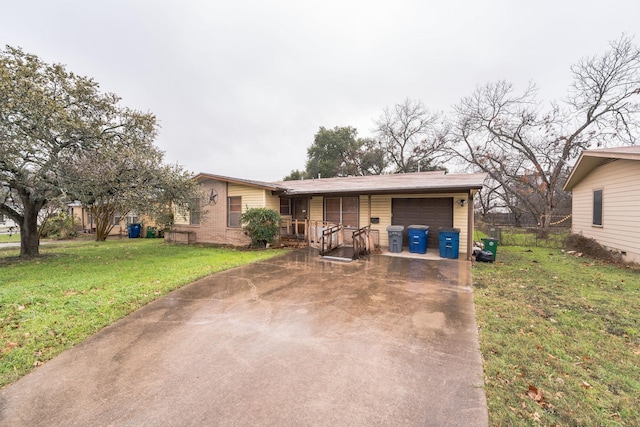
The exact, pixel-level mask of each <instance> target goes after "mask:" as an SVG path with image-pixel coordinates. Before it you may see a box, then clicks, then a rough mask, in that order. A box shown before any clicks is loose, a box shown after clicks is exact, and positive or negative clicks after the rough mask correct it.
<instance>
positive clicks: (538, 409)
mask: <svg viewBox="0 0 640 427" xmlns="http://www.w3.org/2000/svg"><path fill="white" fill-rule="evenodd" d="M497 258H498V262H496V263H494V264H484V263H477V264H476V265H475V266H474V267H473V281H474V294H475V297H474V298H475V304H476V315H477V320H478V326H479V329H480V346H481V351H482V356H483V362H484V373H485V386H486V394H487V400H488V406H489V415H490V424H491V425H494V426H505V425H531V426H538V425H540V426H552V425H561V426H636V425H640V271H639V270H637V269H635V270H634V269H629V268H624V267H617V266H613V265H606V264H603V263H600V262H597V261H593V260H590V259H586V258H578V257H574V256H572V255H567V254H565V253H564V252H562V251H560V250H555V249H545V248H532V249H529V248H524V247H517V246H514V247H507V246H500V247H499V248H498V257H497Z"/></svg>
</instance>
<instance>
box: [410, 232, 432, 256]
mask: <svg viewBox="0 0 640 427" xmlns="http://www.w3.org/2000/svg"><path fill="white" fill-rule="evenodd" d="M407 233H408V234H409V252H411V253H414V254H426V253H427V238H428V237H429V227H428V226H426V225H410V226H409V227H407Z"/></svg>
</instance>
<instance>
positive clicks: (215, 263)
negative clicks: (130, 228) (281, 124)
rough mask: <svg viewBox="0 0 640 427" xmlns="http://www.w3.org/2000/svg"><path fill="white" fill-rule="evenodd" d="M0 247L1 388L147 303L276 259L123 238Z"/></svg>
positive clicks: (264, 253)
mask: <svg viewBox="0 0 640 427" xmlns="http://www.w3.org/2000/svg"><path fill="white" fill-rule="evenodd" d="M40 253H41V254H42V255H43V256H42V257H40V258H38V259H34V260H30V261H24V260H20V259H18V258H17V255H18V254H19V250H18V248H11V249H7V248H4V249H2V248H0V386H4V385H6V384H9V383H11V382H13V381H15V380H16V379H18V378H20V377H21V376H23V375H24V374H26V373H27V372H29V371H30V370H32V369H33V368H34V367H35V366H39V365H41V364H42V363H43V362H45V361H47V360H49V359H51V358H52V357H54V356H56V355H57V354H59V353H60V352H62V351H63V350H65V349H67V348H69V347H72V346H73V345H75V344H77V343H79V342H81V341H83V340H84V339H86V338H87V337H88V336H90V335H92V334H94V333H95V332H97V331H99V330H100V329H101V328H103V327H105V326H106V325H109V324H111V323H113V322H114V321H116V320H118V319H120V318H122V317H124V316H126V315H127V314H129V313H131V312H132V311H134V310H136V309H137V308H140V307H141V306H143V305H145V304H147V303H148V302H150V301H152V300H154V299H157V298H158V297H160V296H162V295H164V294H166V293H168V292H169V291H171V290H173V289H176V288H178V287H180V286H182V285H184V284H187V283H190V282H192V281H194V280H196V279H198V278H201V277H204V276H206V275H209V274H212V273H215V272H218V271H222V270H226V269H229V268H233V267H236V266H239V265H243V264H246V263H250V262H254V261H257V260H261V259H266V258H269V257H272V256H275V255H279V254H282V253H283V251H282V250H269V251H242V250H234V249H223V248H211V247H202V246H194V245H189V246H186V245H169V244H165V243H164V242H163V241H162V240H158V239H132V240H129V239H126V240H113V241H106V242H100V243H97V242H81V243H64V244H50V245H42V246H41V247H40Z"/></svg>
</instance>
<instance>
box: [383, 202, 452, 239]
mask: <svg viewBox="0 0 640 427" xmlns="http://www.w3.org/2000/svg"><path fill="white" fill-rule="evenodd" d="M391 212H392V215H393V218H392V220H391V222H392V223H393V225H404V238H403V239H402V240H403V243H402V244H403V245H405V246H408V245H409V239H408V237H407V236H408V235H407V227H408V226H410V225H428V226H429V238H428V240H427V247H429V248H437V247H438V228H440V227H447V228H450V227H453V198H452V197H447V198H438V199H392V202H391Z"/></svg>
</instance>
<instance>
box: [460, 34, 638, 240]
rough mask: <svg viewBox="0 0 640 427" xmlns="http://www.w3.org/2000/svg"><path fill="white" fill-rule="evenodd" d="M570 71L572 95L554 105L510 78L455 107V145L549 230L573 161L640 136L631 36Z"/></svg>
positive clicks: (635, 51)
mask: <svg viewBox="0 0 640 427" xmlns="http://www.w3.org/2000/svg"><path fill="white" fill-rule="evenodd" d="M571 71H572V74H573V84H572V86H571V88H570V91H569V95H568V96H567V97H566V99H564V100H563V101H562V102H560V103H551V104H550V106H549V107H547V108H544V107H543V106H542V105H541V103H540V102H539V101H538V99H537V94H536V88H535V86H534V85H529V87H527V88H526V89H525V90H524V92H522V93H521V94H516V93H514V89H513V86H512V85H511V84H509V83H507V82H504V81H500V82H497V83H489V84H487V85H486V86H484V87H480V88H478V89H476V91H475V92H474V93H473V94H472V95H471V96H468V97H466V98H464V99H462V101H461V102H460V103H459V104H458V105H457V106H456V107H455V112H456V119H455V124H454V126H453V130H452V135H453V136H454V138H455V140H454V142H455V143H454V144H452V145H451V146H450V147H449V148H450V149H451V150H452V151H453V153H454V154H455V155H456V156H459V157H461V158H462V159H464V160H465V161H467V162H470V163H472V164H474V165H475V166H477V167H478V168H480V169H481V170H482V171H484V172H486V173H488V174H489V176H490V177H491V178H492V179H494V180H495V181H497V182H499V183H500V184H501V185H502V186H503V187H504V188H505V191H506V192H507V193H508V194H510V195H511V196H513V197H515V198H516V199H517V200H518V201H519V204H520V205H521V206H523V207H525V208H526V209H527V210H528V211H529V212H531V213H532V214H534V215H536V216H537V217H538V218H539V219H540V222H541V226H542V227H543V228H547V227H548V226H549V224H550V222H551V213H552V212H553V210H554V208H555V207H556V198H557V195H558V189H561V188H562V185H563V183H564V179H566V171H567V168H568V167H569V165H570V162H571V161H572V160H573V159H575V158H576V157H577V156H578V155H579V154H580V153H581V151H582V150H583V149H586V148H590V147H593V146H596V147H600V146H608V145H611V144H613V143H615V144H617V145H621V144H633V143H635V138H636V135H638V125H639V123H640V122H639V120H638V119H639V112H640V106H639V104H638V102H637V97H638V95H639V94H640V51H639V50H638V48H637V47H636V46H635V45H634V44H633V43H632V40H631V39H630V38H629V37H627V36H624V35H623V36H622V37H621V38H620V39H619V40H617V41H614V42H611V43H610V49H609V50H607V51H606V52H605V53H604V54H602V55H600V56H593V57H590V58H585V59H582V60H580V61H579V62H578V63H577V64H575V65H574V66H572V67H571Z"/></svg>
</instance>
